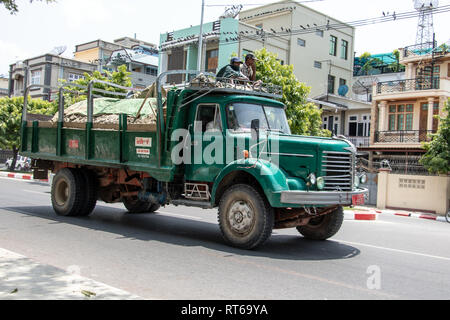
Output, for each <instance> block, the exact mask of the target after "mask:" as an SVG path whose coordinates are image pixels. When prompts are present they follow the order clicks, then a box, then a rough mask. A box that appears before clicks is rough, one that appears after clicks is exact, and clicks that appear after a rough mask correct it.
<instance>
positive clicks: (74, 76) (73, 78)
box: [68, 73, 84, 82]
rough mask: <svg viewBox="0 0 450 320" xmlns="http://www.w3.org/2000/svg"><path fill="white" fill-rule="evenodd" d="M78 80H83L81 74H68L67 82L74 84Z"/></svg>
mask: <svg viewBox="0 0 450 320" xmlns="http://www.w3.org/2000/svg"><path fill="white" fill-rule="evenodd" d="M80 79H84V77H83V76H82V75H81V74H76V73H69V79H68V80H69V82H74V81H77V80H80Z"/></svg>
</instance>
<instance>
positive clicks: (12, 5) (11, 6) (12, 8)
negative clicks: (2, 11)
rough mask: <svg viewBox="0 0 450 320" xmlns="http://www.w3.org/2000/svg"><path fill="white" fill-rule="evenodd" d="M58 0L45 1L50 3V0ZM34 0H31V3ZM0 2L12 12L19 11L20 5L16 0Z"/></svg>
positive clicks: (53, 0) (0, 0) (2, 0)
mask: <svg viewBox="0 0 450 320" xmlns="http://www.w3.org/2000/svg"><path fill="white" fill-rule="evenodd" d="M38 1H43V0H38ZM55 1H56V0H45V2H47V3H50V2H55ZM31 2H33V0H30V3H31ZM0 3H1V4H3V5H4V6H5V8H6V10H8V11H9V12H10V13H11V14H16V13H17V12H19V6H18V5H17V3H16V0H0Z"/></svg>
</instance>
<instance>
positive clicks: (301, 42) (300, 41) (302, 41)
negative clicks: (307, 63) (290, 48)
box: [297, 38, 306, 47]
mask: <svg viewBox="0 0 450 320" xmlns="http://www.w3.org/2000/svg"><path fill="white" fill-rule="evenodd" d="M297 44H298V45H299V46H300V47H306V41H305V40H303V39H300V38H298V39H297Z"/></svg>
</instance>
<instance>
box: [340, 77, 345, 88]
mask: <svg viewBox="0 0 450 320" xmlns="http://www.w3.org/2000/svg"><path fill="white" fill-rule="evenodd" d="M346 85H347V80H345V79H342V78H341V79H339V88H340V87H342V86H346Z"/></svg>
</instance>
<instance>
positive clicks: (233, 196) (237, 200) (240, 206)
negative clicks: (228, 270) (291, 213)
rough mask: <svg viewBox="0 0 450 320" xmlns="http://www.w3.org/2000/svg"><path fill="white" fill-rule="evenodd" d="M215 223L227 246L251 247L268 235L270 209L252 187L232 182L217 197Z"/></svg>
mask: <svg viewBox="0 0 450 320" xmlns="http://www.w3.org/2000/svg"><path fill="white" fill-rule="evenodd" d="M219 226H220V230H221V232H222V235H223V237H224V239H225V241H227V242H228V243H229V244H230V245H232V246H234V247H238V248H241V249H255V248H257V247H259V246H261V245H263V244H264V243H265V242H266V241H267V240H268V239H269V238H270V236H271V235H272V230H273V227H274V212H273V209H272V208H271V207H270V205H269V204H268V203H267V201H266V200H265V199H264V198H263V197H262V196H261V194H260V193H259V192H258V191H257V190H255V189H254V188H253V187H251V186H248V185H244V184H240V185H236V186H234V187H231V188H230V189H229V190H227V191H226V192H225V193H224V195H223V197H222V199H221V200H220V204H219Z"/></svg>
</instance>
